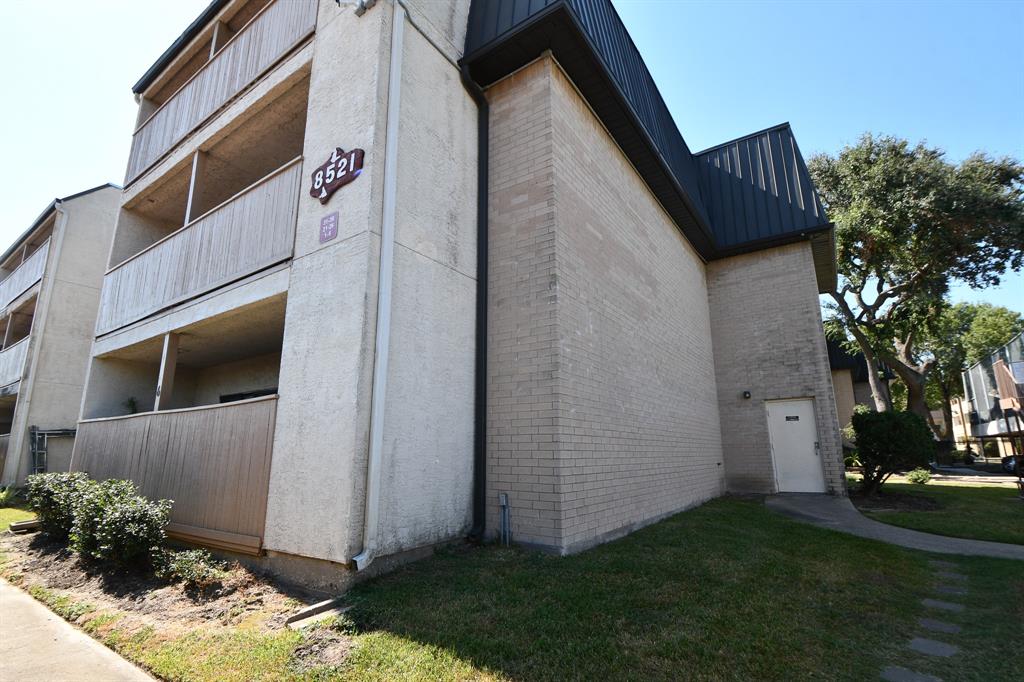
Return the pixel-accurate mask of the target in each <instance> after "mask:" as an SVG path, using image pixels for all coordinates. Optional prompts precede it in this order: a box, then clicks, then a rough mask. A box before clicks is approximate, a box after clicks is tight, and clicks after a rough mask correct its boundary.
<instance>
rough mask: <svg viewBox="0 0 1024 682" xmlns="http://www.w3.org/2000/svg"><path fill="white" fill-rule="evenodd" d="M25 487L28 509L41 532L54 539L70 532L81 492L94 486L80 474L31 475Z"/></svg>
mask: <svg viewBox="0 0 1024 682" xmlns="http://www.w3.org/2000/svg"><path fill="white" fill-rule="evenodd" d="M26 483H27V484H28V504H29V507H30V508H31V509H32V511H34V512H35V513H36V514H37V515H38V516H39V523H40V524H41V525H42V528H43V532H45V533H47V534H49V535H52V536H54V537H57V538H65V537H67V536H68V534H69V533H70V532H71V526H72V524H73V523H74V520H75V506H76V503H77V500H78V498H79V496H80V495H81V493H82V490H83V489H84V488H86V487H88V486H90V485H95V483H93V482H92V481H90V480H89V477H88V476H86V475H85V474H84V473H81V472H73V473H49V474H33V475H31V476H29V477H28V479H26Z"/></svg>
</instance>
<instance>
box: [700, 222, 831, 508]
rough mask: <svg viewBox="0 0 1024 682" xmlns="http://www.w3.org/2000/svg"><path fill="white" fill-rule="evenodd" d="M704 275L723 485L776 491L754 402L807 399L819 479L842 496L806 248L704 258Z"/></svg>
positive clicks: (759, 405)
mask: <svg viewBox="0 0 1024 682" xmlns="http://www.w3.org/2000/svg"><path fill="white" fill-rule="evenodd" d="M707 280H708V299H709V301H710V305H711V331H712V338H713V341H714V349H715V374H716V377H717V383H718V406H719V413H720V415H721V420H722V447H723V450H724V452H725V469H726V479H727V484H728V488H729V490H732V491H737V492H758V493H770V492H774V491H775V490H776V483H775V473H774V467H773V463H772V456H771V446H770V443H769V439H768V419H767V411H766V408H765V404H764V402H765V401H766V400H774V399H784V398H814V407H815V421H816V423H817V428H818V438H819V443H820V451H821V458H822V465H823V469H824V473H825V481H826V484H827V486H828V489H829V491H830V492H832V493H835V494H845V482H844V472H843V459H842V448H841V445H840V439H839V421H838V418H837V416H836V401H835V398H834V397H833V392H832V377H831V371H830V369H829V365H828V352H827V350H826V347H825V336H824V332H823V331H822V326H821V325H822V323H821V310H820V307H819V305H818V290H817V285H816V282H815V276H814V262H813V260H812V256H811V247H810V244H809V243H806V242H801V243H798V244H790V245H788V246H781V247H777V248H774V249H767V250H764V251H757V252H755V253H750V254H744V255H741V256H734V257H732V258H726V259H722V260H717V261H713V262H711V263H709V264H708V266H707ZM744 391H750V393H751V398H750V399H744V398H743V392H744Z"/></svg>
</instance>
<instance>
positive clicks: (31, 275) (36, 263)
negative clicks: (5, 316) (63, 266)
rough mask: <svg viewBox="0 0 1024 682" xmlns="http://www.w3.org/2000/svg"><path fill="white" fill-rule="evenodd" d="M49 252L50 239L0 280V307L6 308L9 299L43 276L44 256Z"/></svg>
mask: <svg viewBox="0 0 1024 682" xmlns="http://www.w3.org/2000/svg"><path fill="white" fill-rule="evenodd" d="M49 253H50V240H49V239H47V240H46V241H45V242H43V245H42V246H40V247H39V248H38V249H36V250H35V251H33V252H32V255H31V256H29V257H28V258H26V259H25V262H24V263H22V264H21V265H19V266H18V267H17V269H16V270H15V271H14V272H12V273H11V274H10V275H8V276H7V279H5V280H4V281H2V282H0V309H3V308H6V307H7V306H9V305H10V304H11V301H13V300H14V299H16V298H18V296H21V295H22V294H23V293H25V290H27V289H28V288H29V287H31V286H32V285H33V284H35V283H36V282H38V281H39V280H40V279H42V278H43V270H45V269H46V256H47V255H48V254H49Z"/></svg>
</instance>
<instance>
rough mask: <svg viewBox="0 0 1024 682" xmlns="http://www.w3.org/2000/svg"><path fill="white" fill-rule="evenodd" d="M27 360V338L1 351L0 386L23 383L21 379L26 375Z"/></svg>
mask: <svg viewBox="0 0 1024 682" xmlns="http://www.w3.org/2000/svg"><path fill="white" fill-rule="evenodd" d="M26 359H28V337H27V336H26V337H25V338H23V339H22V340H21V341H18V343H14V344H11V345H10V346H8V347H7V348H5V349H3V350H2V351H0V386H7V385H10V384H13V383H14V382H15V381H21V377H22V376H23V375H24V374H25V360H26Z"/></svg>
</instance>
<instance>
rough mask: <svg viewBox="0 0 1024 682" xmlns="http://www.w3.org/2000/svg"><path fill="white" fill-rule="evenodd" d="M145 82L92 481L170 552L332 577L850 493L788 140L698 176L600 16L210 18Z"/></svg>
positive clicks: (566, 8) (333, 9) (102, 340)
mask: <svg viewBox="0 0 1024 682" xmlns="http://www.w3.org/2000/svg"><path fill="white" fill-rule="evenodd" d="M134 91H135V93H136V97H137V99H138V102H139V118H138V123H137V127H136V130H135V132H134V135H133V139H132V148H131V155H130V159H129V163H128V169H127V174H126V177H125V188H124V192H123V194H122V196H121V203H120V209H119V216H118V221H117V229H116V233H115V236H114V241H113V245H112V247H111V252H110V259H109V263H108V267H109V270H108V272H107V274H106V275H105V277H104V282H103V287H102V295H101V299H102V300H101V305H100V310H99V315H98V319H97V323H96V337H95V341H94V343H93V349H92V360H91V363H90V370H89V377H88V381H87V386H86V391H85V395H84V398H83V402H82V413H81V421H80V422H79V425H78V429H79V436H78V439H77V442H76V445H75V454H74V462H73V467H74V468H75V469H79V470H84V471H88V472H89V473H90V474H91V475H93V476H95V477H100V478H102V477H110V476H117V477H130V478H133V479H134V480H136V481H137V482H139V484H140V485H141V486H142V488H143V490H144V491H145V492H146V493H147V494H149V495H152V496H158V497H166V498H170V499H173V500H174V501H175V506H174V511H173V513H172V525H171V528H170V530H171V533H172V535H174V536H176V537H179V538H182V539H186V540H190V541H193V542H197V543H201V544H205V545H209V546H212V547H216V548H220V549H223V550H231V551H235V552H240V553H248V554H252V555H258V556H260V557H261V559H260V561H262V562H264V564H265V565H266V566H267V567H268V568H270V569H271V570H277V571H280V572H282V573H286V574H289V575H292V576H294V577H297V578H299V579H301V580H303V581H305V582H316V583H319V584H324V585H334V586H338V585H342V584H344V583H346V582H347V581H348V580H350V579H352V576H353V575H354V573H355V572H356V571H362V570H364V569H365V568H366V567H368V566H370V564H371V562H373V565H374V566H375V567H380V566H387V565H389V563H390V562H391V561H393V560H395V561H397V560H401V559H404V558H408V557H413V556H417V555H419V554H420V553H422V552H423V551H424V548H429V547H430V546H432V545H434V544H437V543H440V542H445V541H448V540H451V539H453V538H458V537H462V536H464V535H466V534H467V533H469V534H471V535H474V536H477V537H485V538H491V537H495V536H497V535H499V534H501V533H505V534H511V537H512V539H513V540H515V541H517V542H521V543H524V544H527V545H531V546H536V547H542V548H545V549H547V550H549V551H554V552H558V553H568V552H573V551H579V550H581V549H585V548H586V547H589V546H592V545H594V544H596V543H598V542H602V541H605V540H607V539H610V538H613V537H616V536H619V535H622V534H624V533H627V532H629V531H630V530H631V529H633V528H636V527H639V526H642V525H644V524H646V523H650V522H652V521H654V520H656V519H658V518H661V517H664V516H666V515H668V514H671V513H673V512H676V511H679V510H681V509H685V508H687V507H690V506H693V505H695V504H698V503H700V502H702V501H704V500H707V499H710V498H712V497H715V496H718V495H721V494H723V493H724V492H725V491H726V490H736V491H760V492H775V491H778V490H808V491H820V492H825V491H829V492H832V493H835V494H843V492H844V483H843V473H842V457H841V447H840V442H839V434H838V429H837V426H836V424H837V419H836V414H835V401H834V399H833V395H832V385H831V380H830V374H829V364H828V355H827V352H826V348H825V341H824V337H823V334H822V331H821V317H820V312H819V308H818V291H819V289H820V288H822V287H827V286H829V285H830V283H831V282H832V281H834V278H835V267H834V254H833V251H834V249H833V244H832V226H831V224H830V223H829V222H828V219H827V217H826V215H825V212H824V210H823V209H822V206H821V203H820V202H819V201H818V198H817V196H816V193H815V190H814V187H813V184H812V182H811V180H810V178H809V176H808V174H807V169H806V167H805V165H804V161H803V158H802V157H801V155H800V152H799V149H798V147H797V145H796V141H795V138H794V137H793V134H792V130H791V129H790V127H789V126H788V125H786V124H783V125H779V126H774V127H772V128H768V129H766V130H763V131H760V132H757V133H754V134H751V135H747V136H744V137H741V138H739V139H737V140H733V141H730V142H727V143H724V144H722V145H720V146H716V147H714V148H712V149H709V150H706V151H704V152H701V153H697V154H693V153H691V152H690V150H689V148H688V147H687V146H686V143H685V141H684V140H683V138H682V136H681V135H680V133H679V131H678V129H677V128H676V126H675V124H674V123H673V121H672V118H671V116H670V115H669V113H668V110H667V108H666V107H665V105H664V102H663V101H662V100H661V97H660V95H659V94H658V91H657V88H656V86H655V84H654V82H653V80H652V79H651V76H650V74H649V73H648V71H647V69H646V67H645V66H644V64H643V61H642V59H641V58H640V56H639V53H638V52H637V51H636V48H635V47H634V46H633V45H632V42H631V41H630V40H629V37H628V34H627V33H626V31H625V28H624V26H623V25H622V23H621V21H620V20H619V18H618V16H617V15H616V13H615V11H614V9H613V8H612V6H611V4H610V3H609V2H607V0H574V1H572V2H568V1H565V0H540V1H533V2H527V1H526V0H514V1H513V0H489V1H488V0H475V1H474V2H472V3H470V2H468V1H454V0H453V1H451V2H449V1H444V2H441V1H436V0H431V1H427V0H401V1H392V0H388V1H385V0H380V1H378V2H376V3H373V2H359V3H356V2H340V3H336V2H332V1H330V0H320V1H319V2H317V0H215V1H214V2H213V3H211V4H210V6H209V7H208V8H207V9H206V10H205V11H204V12H203V14H202V15H201V16H200V17H199V18H197V20H196V21H195V22H194V23H193V24H192V25H191V26H189V27H188V28H187V29H186V31H185V32H184V33H183V34H182V36H181V37H180V38H179V39H178V40H177V41H175V43H174V44H173V45H172V46H171V47H170V48H168V50H167V51H166V52H165V53H164V54H163V55H162V56H161V57H160V58H159V60H158V61H157V62H156V63H155V64H154V65H153V66H152V67H151V68H150V69H149V70H148V71H147V72H146V73H145V75H144V76H143V77H142V79H141V80H139V82H138V83H136V84H135V87H134ZM773 453H774V454H773ZM375 559H387V561H375Z"/></svg>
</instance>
